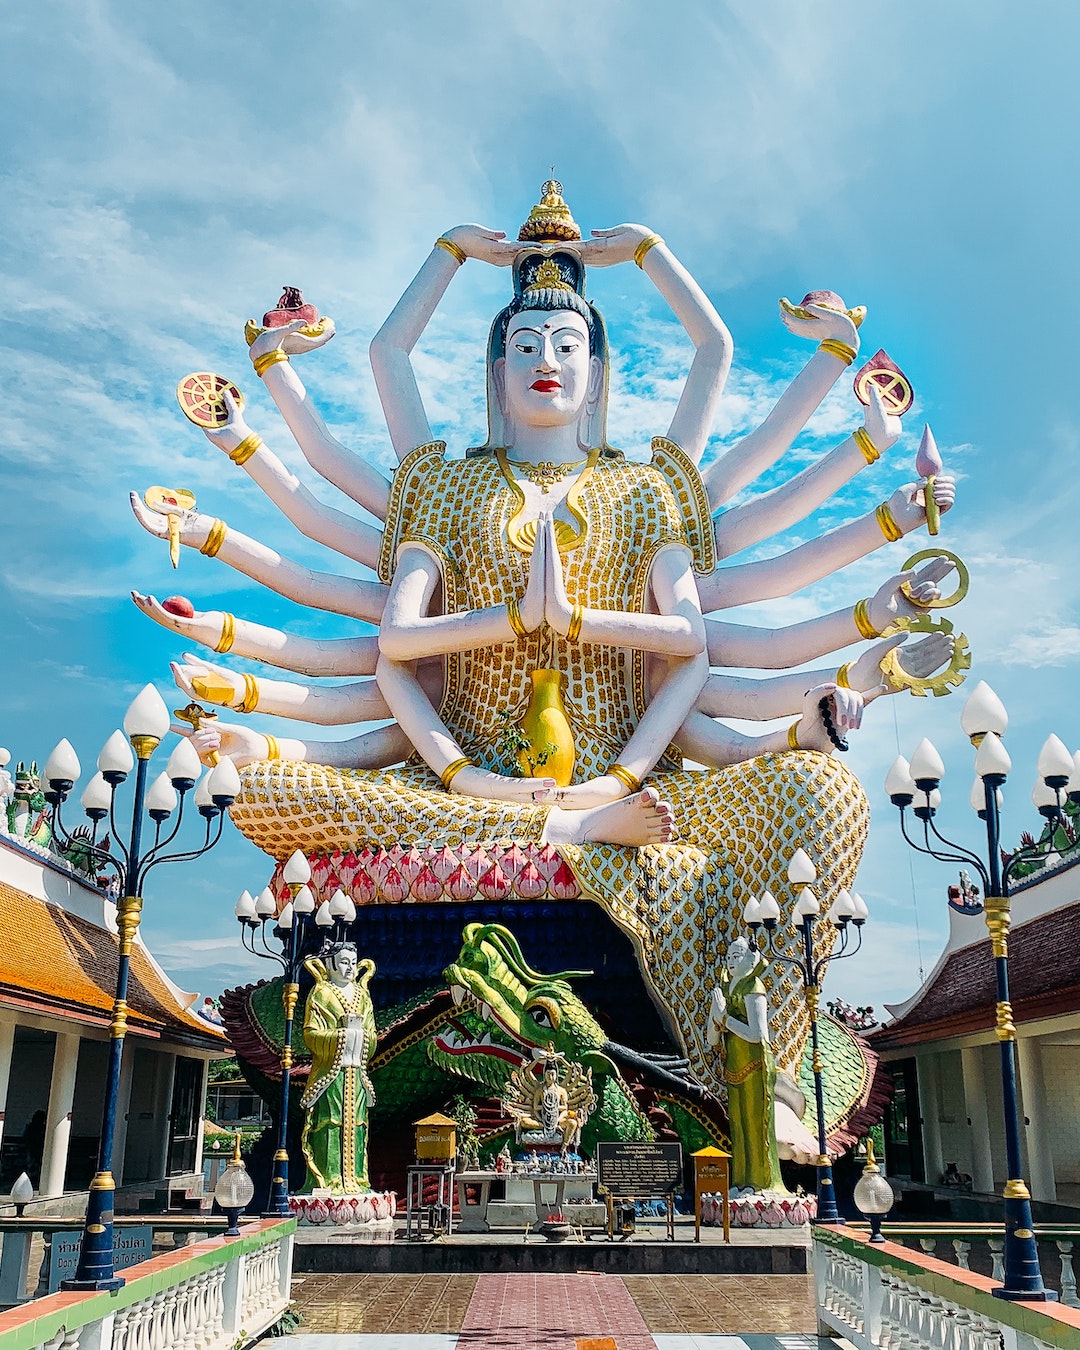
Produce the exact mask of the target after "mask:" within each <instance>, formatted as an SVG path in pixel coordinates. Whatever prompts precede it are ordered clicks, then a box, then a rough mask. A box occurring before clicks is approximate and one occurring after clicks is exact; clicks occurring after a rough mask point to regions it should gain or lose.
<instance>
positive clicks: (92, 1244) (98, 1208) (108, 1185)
mask: <svg viewBox="0 0 1080 1350" xmlns="http://www.w3.org/2000/svg"><path fill="white" fill-rule="evenodd" d="M115 1194H116V1187H115V1185H114V1183H113V1179H112V1173H111V1172H107V1171H102V1172H98V1173H97V1174H96V1175H95V1177H94V1179H93V1181H91V1183H90V1194H89V1195H88V1196H87V1201H86V1219H85V1221H84V1223H83V1234H82V1247H81V1248H80V1251H79V1264H78V1266H77V1267H76V1269H75V1275H74V1278H72V1279H70V1280H62V1281H61V1283H60V1288H61V1289H63V1290H64V1292H65V1293H73V1294H78V1293H109V1292H111V1291H112V1290H114V1289H121V1288H123V1286H124V1284H126V1281H125V1280H124V1278H123V1277H122V1276H120V1275H117V1273H116V1269H115V1267H114V1265H113V1260H114V1258H113V1198H114V1196H115Z"/></svg>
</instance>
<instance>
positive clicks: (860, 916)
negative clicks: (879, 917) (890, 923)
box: [851, 891, 870, 924]
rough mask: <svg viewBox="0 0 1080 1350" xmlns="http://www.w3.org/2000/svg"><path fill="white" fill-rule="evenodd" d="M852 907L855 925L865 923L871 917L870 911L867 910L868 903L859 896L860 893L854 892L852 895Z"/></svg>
mask: <svg viewBox="0 0 1080 1350" xmlns="http://www.w3.org/2000/svg"><path fill="white" fill-rule="evenodd" d="M851 907H852V909H853V910H854V911H855V912H854V914H852V916H851V918H852V922H853V923H857V924H861V923H865V922H866V921H867V919H868V918H869V917H870V911H869V910H868V909H867V908H866V901H865V900H864V899H863V898H862V896H861V895H860V894H859V892H858V891H854V892H853V893H852V896H851Z"/></svg>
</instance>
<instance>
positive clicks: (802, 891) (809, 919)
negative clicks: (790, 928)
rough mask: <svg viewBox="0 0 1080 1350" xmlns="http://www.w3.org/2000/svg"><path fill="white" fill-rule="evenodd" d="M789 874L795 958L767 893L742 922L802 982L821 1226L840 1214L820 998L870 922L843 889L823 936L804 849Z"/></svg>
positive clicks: (747, 909) (753, 903) (856, 899)
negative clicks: (832, 965) (829, 1147)
mask: <svg viewBox="0 0 1080 1350" xmlns="http://www.w3.org/2000/svg"><path fill="white" fill-rule="evenodd" d="M787 875H788V881H790V882H791V884H792V885H793V886H794V887H796V888H797V890H798V897H799V898H798V900H797V901H796V902H795V913H794V919H795V925H796V928H797V930H798V938H797V939H796V949H795V954H794V955H788V954H787V953H785V952H782V951H778V950H777V948H776V941H777V933H778V928H777V924H778V923H779V920H780V906H779V905H778V904H777V902H776V900H775V899H774V897H773V896H772V895H770V894H769V892H768V891H766V892H765V894H764V895H763V896H762V897H761V898H760V899H759V900H755V899H750V900H748V901H747V902H746V905H745V906H744V908H743V922H744V923H746V924H748V925H749V927H750V931H751V933H752V934H753V941H754V945H755V946H756V947H758V949H759V950H760V945H759V943H758V931H759V930H760V929H761V928H764V930H765V943H766V949H767V951H768V955H769V959H770V960H773V961H779V962H780V963H781V964H782V965H785V966H790V967H791V968H792V969H793V970H795V971H797V972H798V974H799V978H800V980H801V982H802V987H803V997H804V998H805V1000H806V1009H807V1012H808V1014H809V1017H810V1048H811V1064H812V1066H813V1071H814V1102H815V1105H816V1109H817V1137H818V1161H817V1222H818V1223H839V1222H840V1213H839V1211H838V1210H837V1208H836V1192H835V1190H834V1188H833V1175H832V1164H831V1163H830V1162H829V1155H828V1152H827V1151H826V1147H825V1090H824V1084H823V1081H822V1068H821V1049H820V1046H819V1044H818V1003H819V1001H820V998H821V981H822V978H823V976H824V974H825V967H826V966H827V965H828V963H829V962H830V961H839V960H840V959H841V958H843V957H845V956H854V955H855V953H856V952H857V951H858V950H859V948H860V947H861V946H862V928H863V924H864V923H865V922H866V919H867V910H866V905H865V903H864V902H863V900H862V899H861V897H860V896H858V895H849V894H848V892H847V891H846V890H844V889H843V888H841V889H840V890H839V891H838V892H837V895H836V899H835V900H834V901H833V903H832V905H831V907H830V909H829V913H828V916H827V917H828V920H829V923H830V924H831V925H832V926H831V927H830V928H829V929H828V930H827V931H826V932H825V933H824V934H823V933H822V932H821V931H820V929H817V928H816V926H815V925H816V924H817V922H818V920H819V918H820V915H821V905H820V904H819V902H818V898H817V896H816V895H815V894H814V892H813V891H812V890H811V889H810V883H811V882H813V881H816V880H817V869H816V868H815V867H814V864H813V863H812V862H811V861H810V859H809V858H808V857H807V855H806V854H805V853H804V852H803V850H802V849H801V848H797V849H796V850H795V852H794V853H793V854H792V857H791V861H790V863H789V864H788V873H787ZM849 924H850V925H851V926H852V927H854V929H855V934H856V936H855V940H854V944H853V945H850V933H851V929H850V928H849ZM837 935H839V941H837ZM800 947H801V950H800Z"/></svg>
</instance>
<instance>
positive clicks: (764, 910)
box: [758, 891, 780, 923]
mask: <svg viewBox="0 0 1080 1350" xmlns="http://www.w3.org/2000/svg"><path fill="white" fill-rule="evenodd" d="M758 914H759V916H760V918H761V922H762V923H775V922H776V921H777V919H779V917H780V906H779V904H778V903H777V901H776V897H775V896H774V895H773V893H772V892H771V891H765V892H764V893H763V895H762V897H761V899H760V900H759V901H758Z"/></svg>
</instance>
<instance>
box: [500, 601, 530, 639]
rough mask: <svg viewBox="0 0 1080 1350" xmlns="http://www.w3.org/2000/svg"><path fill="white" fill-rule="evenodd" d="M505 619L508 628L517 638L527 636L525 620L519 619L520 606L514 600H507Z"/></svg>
mask: <svg viewBox="0 0 1080 1350" xmlns="http://www.w3.org/2000/svg"><path fill="white" fill-rule="evenodd" d="M506 617H507V618H508V619H509V621H510V627H511V628H512V629H513V630H514V633H515V635H516V636H517V637H519V638H522V637H528V636H529V630H528V629H527V628H526V627H525V620H524V619H523V618H522V617H521V606H520V605H519V604H518V602H517V601H516V600H507V602H506Z"/></svg>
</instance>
